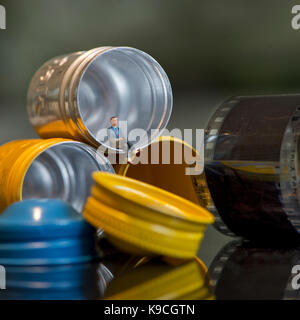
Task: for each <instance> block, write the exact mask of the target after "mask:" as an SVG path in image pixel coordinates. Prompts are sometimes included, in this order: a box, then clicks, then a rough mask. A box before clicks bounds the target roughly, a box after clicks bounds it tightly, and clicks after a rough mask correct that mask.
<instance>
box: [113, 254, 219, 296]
mask: <svg viewBox="0 0 300 320" xmlns="http://www.w3.org/2000/svg"><path fill="white" fill-rule="evenodd" d="M203 266H204V264H203V262H201V263H199V260H197V259H192V260H190V261H181V263H180V264H178V265H176V266H168V265H164V264H163V263H158V262H157V261H156V262H155V261H151V260H150V262H148V263H147V264H144V265H142V266H140V267H137V268H134V269H132V270H129V271H127V272H125V273H124V275H123V276H120V277H117V278H116V279H115V280H113V282H112V283H111V284H110V285H109V287H108V290H107V291H108V297H107V300H162V299H164V300H175V299H179V300H185V299H188V300H196V299H199V300H212V299H214V296H213V293H212V289H211V286H210V285H209V281H208V279H207V269H206V267H205V266H204V267H205V268H203ZM132 284H134V285H132ZM130 285H131V287H130ZM114 291H116V292H117V293H114Z"/></svg>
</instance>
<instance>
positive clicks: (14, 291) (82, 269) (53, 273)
mask: <svg viewBox="0 0 300 320" xmlns="http://www.w3.org/2000/svg"><path fill="white" fill-rule="evenodd" d="M112 277H113V276H112V274H111V272H110V271H109V270H108V269H107V268H106V266H104V265H103V264H101V263H87V264H74V265H64V266H49V267H45V266H42V267H41V266H36V267H32V266H30V267H26V266H24V267H23V266H21V267H12V266H9V267H6V290H0V299H2V300H19V299H21V300H60V299H64V300H65V299H66V300H83V299H99V298H101V297H102V296H103V293H104V291H105V289H106V287H107V283H108V282H109V281H110V280H111V279H112Z"/></svg>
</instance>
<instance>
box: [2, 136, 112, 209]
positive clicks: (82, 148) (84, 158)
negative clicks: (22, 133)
mask: <svg viewBox="0 0 300 320" xmlns="http://www.w3.org/2000/svg"><path fill="white" fill-rule="evenodd" d="M94 171H107V172H111V173H113V172H114V169H113V168H112V166H111V164H110V163H109V162H108V160H107V159H106V158H105V157H104V156H102V155H101V154H98V153H97V152H96V150H95V149H94V148H93V147H91V146H89V145H87V144H84V143H81V142H77V141H73V140H66V139H46V140H39V139H36V140H17V141H12V142H9V143H6V144H4V145H2V146H0V186H1V190H2V192H1V194H0V212H2V211H3V210H4V209H5V208H6V207H8V206H9V205H10V204H12V203H14V202H18V201H20V200H25V199H32V198H35V199H37V198H47V199H61V200H65V201H66V202H68V203H69V204H71V205H72V207H73V208H74V209H76V210H77V211H79V212H81V211H82V209H83V206H84V204H85V201H86V199H87V198H88V196H89V192H90V188H91V186H92V184H93V181H92V176H91V175H92V172H94Z"/></svg>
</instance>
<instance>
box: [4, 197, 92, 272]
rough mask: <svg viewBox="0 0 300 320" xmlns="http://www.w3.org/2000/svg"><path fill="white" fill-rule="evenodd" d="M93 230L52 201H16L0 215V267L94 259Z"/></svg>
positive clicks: (76, 213) (76, 216) (68, 206)
mask: <svg viewBox="0 0 300 320" xmlns="http://www.w3.org/2000/svg"><path fill="white" fill-rule="evenodd" d="M94 234H95V229H94V228H92V227H91V226H90V225H88V224H87V223H86V222H85V220H84V219H83V217H82V215H81V214H80V213H78V212H77V211H76V210H74V209H73V208H72V207H71V206H70V205H68V204H67V203H65V202H63V201H61V200H55V199H30V200H25V201H22V202H17V203H14V204H12V205H11V206H10V207H8V208H7V209H6V210H5V211H4V212H3V213H2V214H1V215H0V265H3V266H5V265H54V264H71V263H81V262H86V261H90V260H92V259H94V258H95V257H96V256H97V251H96V245H95V238H94Z"/></svg>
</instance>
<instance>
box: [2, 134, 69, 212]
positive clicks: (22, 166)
mask: <svg viewBox="0 0 300 320" xmlns="http://www.w3.org/2000/svg"><path fill="white" fill-rule="evenodd" d="M63 141H70V140H66V139H47V140H42V139H32V140H16V141H11V142H8V143H6V144H4V145H2V146H0V190H1V192H0V213H1V212H3V210H4V209H5V208H6V207H8V206H9V205H10V204H12V203H14V202H17V201H21V200H22V187H23V181H24V178H25V175H26V172H27V170H28V169H29V167H30V165H31V164H32V162H33V161H34V159H35V158H36V157H37V156H38V155H39V154H40V153H41V152H43V151H44V150H46V149H47V148H49V147H51V146H53V145H55V144H57V143H59V142H63Z"/></svg>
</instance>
